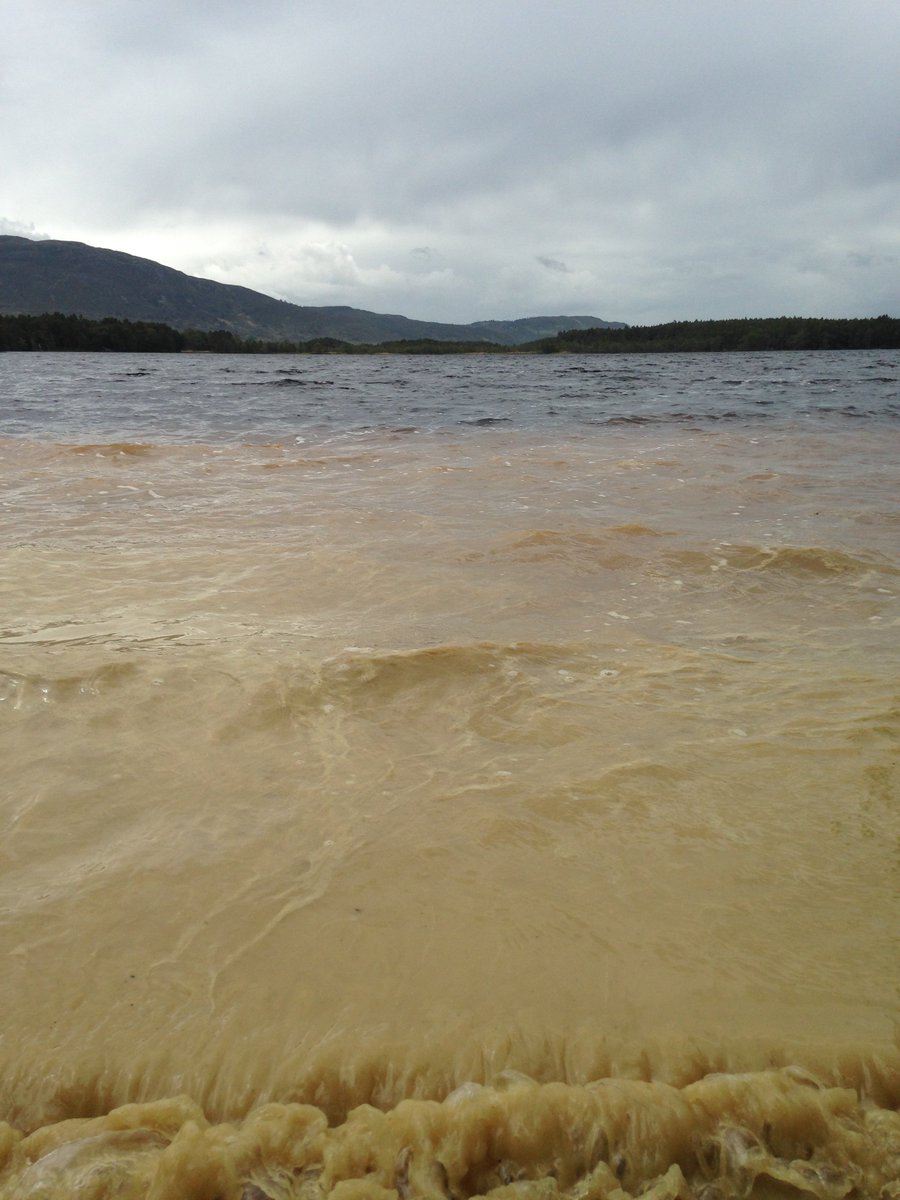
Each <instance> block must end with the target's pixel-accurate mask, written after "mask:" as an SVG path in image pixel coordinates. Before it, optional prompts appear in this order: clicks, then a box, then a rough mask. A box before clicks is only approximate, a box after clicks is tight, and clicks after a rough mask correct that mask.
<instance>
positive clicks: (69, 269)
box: [0, 235, 622, 346]
mask: <svg viewBox="0 0 900 1200" xmlns="http://www.w3.org/2000/svg"><path fill="white" fill-rule="evenodd" d="M45 312H63V313H78V314H80V315H81V316H85V317H121V318H124V319H127V320H130V321H161V322H164V323H165V324H167V325H172V326H174V327H175V328H176V329H227V330H230V331H231V332H232V333H234V334H236V335H237V336H238V337H241V338H262V339H266V340H270V339H271V340H279V339H284V340H288V341H305V340H308V339H310V338H318V337H333V338H341V339H342V340H344V341H348V342H357V343H361V342H370V343H371V342H385V341H397V340H400V339H404V338H436V339H438V340H441V341H490V342H496V343H499V344H501V345H506V346H516V345H520V344H521V343H523V342H528V341H532V340H534V339H535V338H540V337H547V336H552V335H553V334H555V333H557V332H558V331H559V330H561V329H585V328H622V326H621V324H620V323H614V322H609V321H601V320H600V319H599V318H596V317H526V318H522V319H521V320H517V321H479V322H474V323H473V324H470V325H449V324H443V323H441V322H437V321H414V320H411V319H410V318H408V317H402V316H397V315H388V314H382V313H372V312H366V311H365V310H364V309H358V308H348V307H344V306H324V307H307V306H303V305H299V304H289V303H288V302H287V301H285V300H275V299H274V298H273V297H271V296H266V295H263V293H261V292H254V291H252V290H251V289H250V288H245V287H237V286H235V285H233V284H226V283H216V282H214V281H213V280H211V279H198V278H197V277H195V276H193V275H185V274H184V273H183V272H182V271H176V270H174V269H173V268H172V267H164V266H162V265H161V264H160V263H156V262H153V261H151V260H150V259H147V258H136V257H135V256H134V255H132V254H123V253H121V252H120V251H118V250H102V249H98V248H96V247H94V246H86V245H84V244H83V243H81V242H57V241H32V240H31V239H29V238H23V237H13V236H10V235H2V236H0V313H8V314H11V313H45Z"/></svg>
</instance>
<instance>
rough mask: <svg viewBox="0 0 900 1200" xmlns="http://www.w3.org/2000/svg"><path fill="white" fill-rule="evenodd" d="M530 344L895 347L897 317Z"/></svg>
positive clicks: (580, 336) (630, 350)
mask: <svg viewBox="0 0 900 1200" xmlns="http://www.w3.org/2000/svg"><path fill="white" fill-rule="evenodd" d="M529 349H537V350H540V351H542V352H543V353H545V354H547V353H549V354H552V353H557V352H560V351H568V352H569V353H575V354H638V353H640V354H644V353H653V352H655V353H672V352H675V351H693V352H694V353H713V352H715V351H727V350H896V349H900V320H898V319H897V318H896V317H888V316H882V317H863V318H859V319H831V318H827V317H767V318H762V319H758V320H754V319H747V318H743V319H736V320H728V321H671V322H669V323H668V324H667V325H634V326H629V327H628V328H626V329H568V330H564V331H563V332H562V333H559V334H557V335H556V337H553V338H543V339H542V340H541V341H540V342H536V343H531V344H530V345H529Z"/></svg>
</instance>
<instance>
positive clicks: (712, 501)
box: [0, 422, 900, 1200]
mask: <svg viewBox="0 0 900 1200" xmlns="http://www.w3.org/2000/svg"><path fill="white" fill-rule="evenodd" d="M0 454H2V459H0V467H2V480H3V486H4V501H5V503H4V508H3V509H2V520H3V539H2V550H0V563H2V580H3V585H2V587H3V591H2V608H0V653H2V658H0V701H2V703H0V755H2V764H3V769H2V778H0V790H2V799H0V824H2V839H0V862H2V874H0V890H2V918H0V950H2V956H3V957H2V961H3V964H4V970H3V974H2V977H0V998H2V1013H3V1023H2V1036H0V1061H2V1073H0V1097H2V1107H0V1115H2V1116H4V1117H5V1119H6V1121H7V1122H8V1123H9V1127H8V1128H6V1132H5V1134H4V1133H0V1161H5V1163H6V1166H5V1174H0V1196H2V1197H3V1198H4V1200H7V1198H11V1197H21V1198H24V1197H45V1196H75V1195H77V1196H79V1197H82V1196H91V1197H94V1196H96V1197H100V1196H107V1195H108V1196H126V1197H130V1196H135V1197H137V1196H145V1195H147V1196H152V1197H156V1198H158V1197H164V1196H172V1197H175V1196H197V1197H201V1196H202V1197H208V1198H212V1197H213V1196H222V1197H232V1196H234V1197H240V1196H244V1197H246V1198H247V1200H259V1197H260V1196H271V1197H276V1198H282V1197H285V1198H286V1197H290V1196H295V1197H299V1196H319V1195H323V1196H324V1195H334V1196H335V1197H344V1198H345V1200H346V1198H348V1197H351V1196H400V1197H408V1196H448V1195H449V1196H471V1195H480V1194H486V1193H488V1192H490V1194H491V1195H492V1196H496V1197H498V1198H499V1197H501V1196H509V1197H512V1196H519V1195H535V1196H554V1195H557V1194H566V1195H573V1196H579V1197H592V1196H597V1197H605V1196H610V1197H613V1196H622V1195H636V1194H638V1193H639V1192H642V1189H646V1188H647V1187H649V1186H650V1185H652V1187H653V1189H655V1190H651V1191H646V1190H645V1191H643V1192H642V1194H645V1195H652V1196H655V1197H676V1196H688V1195H704V1196H707V1197H710V1198H712V1197H718V1196H726V1195H749V1194H751V1192H752V1194H753V1195H768V1194H771V1195H778V1196H782V1195H797V1194H800V1195H803V1194H805V1195H810V1194H812V1195H819V1196H823V1197H824V1196H828V1197H831V1196H835V1197H838V1196H845V1195H850V1194H852V1195H878V1194H879V1190H880V1189H881V1188H882V1187H883V1186H884V1187H888V1186H889V1185H890V1186H893V1183H892V1181H894V1182H896V1179H897V1178H898V1176H900V1140H898V1139H900V1118H898V1115H897V1112H896V1106H897V1104H898V1101H900V1075H898V1066H900V1056H898V1046H897V1040H896V1020H897V992H896V986H897V965H898V937H897V935H898V929H900V922H898V908H900V905H898V893H900V869H898V868H900V862H898V834H900V816H898V799H900V793H898V775H897V770H898V768H897V739H898V728H900V723H898V712H900V703H898V672H897V644H898V643H897V638H898V633H897V607H896V604H897V601H896V595H897V590H898V582H900V577H898V576H900V554H898V541H897V530H898V525H897V518H896V515H895V513H894V505H895V501H896V492H895V490H894V489H895V487H896V475H895V472H894V470H893V462H894V459H895V454H896V441H894V444H893V445H892V444H891V440H890V438H889V437H886V436H885V429H884V427H881V426H873V425H870V424H866V423H864V422H860V423H851V424H848V425H847V426H846V427H843V428H842V429H841V430H840V431H837V430H835V429H832V428H830V427H829V428H820V427H814V426H810V425H807V426H805V427H803V428H797V429H794V430H786V428H785V427H784V426H778V427H776V428H772V429H771V430H769V429H767V428H765V427H759V428H756V429H749V430H748V429H747V428H737V429H728V428H724V427H723V428H716V429H686V430H685V429H678V428H674V427H672V428H664V429H647V428H629V427H616V428H612V429H609V428H607V429H604V430H602V431H596V432H595V431H592V430H578V431H573V429H572V428H567V429H565V430H563V431H561V432H556V433H553V434H550V433H547V432H544V433H542V434H541V435H540V436H537V435H536V434H535V433H534V431H528V430H521V429H516V428H510V429H505V428H491V429H488V430H485V431H484V432H483V433H479V434H478V435H477V436H476V437H472V436H471V435H465V436H463V435H459V436H455V435H453V434H452V433H449V434H448V433H447V432H442V433H432V434H429V433H427V432H421V433H419V434H417V435H412V434H410V433H407V432H390V431H386V432H385V431H379V430H371V431H369V432H368V433H366V434H364V435H361V436H359V437H357V438H356V439H355V440H354V441H353V442H352V444H347V443H346V442H335V443H327V444H322V445H317V446H315V447H309V446H307V445H305V444H299V443H297V442H296V441H294V440H293V439H276V440H274V441H272V442H270V443H266V444H260V443H259V442H255V443H253V444H246V443H243V444H235V443H229V444H216V443H215V442H205V443H204V442H187V443H182V444H172V443H166V442H165V441H152V440H145V441H142V442H113V441H98V442H85V441H82V442H72V441H58V440H52V439H48V438H46V437H43V438H40V439H35V438H21V437H20V438H16V439H9V440H7V441H5V442H3V443H2V444H0ZM174 1097H181V1098H180V1099H173V1098H174ZM361 1105H362V1106H363V1107H359V1106H361ZM123 1106H125V1107H123ZM0 1128H3V1127H0ZM17 1131H18V1132H17ZM21 1133H24V1134H27V1135H29V1136H28V1137H26V1138H25V1140H22V1139H21V1137H20V1134H21ZM4 1138H5V1140H4ZM4 1155H5V1160H4V1158H3V1156H4ZM527 1180H531V1181H532V1183H531V1184H530V1185H529V1186H530V1189H531V1190H529V1186H526V1184H525V1182H524V1181H527ZM754 1188H755V1189H756V1190H753V1189H754ZM104 1189H105V1190H104ZM379 1189H382V1190H379ZM492 1189H493V1190H492ZM704 1189H705V1190H704ZM853 1189H855V1191H854V1190H853ZM893 1194H894V1192H891V1191H886V1192H884V1193H883V1195H885V1196H887V1195H893Z"/></svg>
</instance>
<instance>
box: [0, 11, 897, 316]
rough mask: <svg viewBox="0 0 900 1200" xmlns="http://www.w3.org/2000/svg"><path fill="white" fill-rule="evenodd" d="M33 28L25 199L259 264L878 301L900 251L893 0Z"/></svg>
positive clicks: (11, 143)
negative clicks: (263, 249) (795, 246)
mask: <svg viewBox="0 0 900 1200" xmlns="http://www.w3.org/2000/svg"><path fill="white" fill-rule="evenodd" d="M476 16H477V19H476ZM12 33H13V35H14V36H12V37H10V38H6V39H5V42H4V45H3V47H2V48H0V78H2V79H3V89H2V91H0V156H2V161H3V162H4V163H5V164H10V167H9V169H7V170H5V171H4V173H3V177H2V178H0V210H2V211H4V212H6V213H8V214H9V218H8V220H10V221H14V222H19V223H22V224H23V225H25V226H26V227H32V226H37V227H39V228H42V229H48V230H50V231H51V232H52V233H53V235H54V236H77V237H79V238H81V240H86V241H95V242H99V243H101V244H102V243H103V242H104V241H106V243H107V244H108V243H109V242H110V241H115V242H116V244H117V245H118V247H119V248H122V249H133V251H134V252H138V253H139V252H141V250H142V247H144V246H151V247H152V249H153V252H154V254H155V256H157V257H163V258H164V260H165V258H166V252H167V251H166V248H167V246H168V247H170V250H169V252H168V261H171V262H172V265H174V266H180V267H182V269H187V270H192V269H198V267H199V265H202V264H206V263H210V262H215V263H217V264H218V269H220V270H221V271H222V272H224V273H226V274H227V275H228V277H229V280H230V281H233V282H246V283H247V284H248V285H249V286H261V284H263V283H266V281H267V280H268V281H270V282H269V284H268V286H273V283H272V282H271V281H272V280H273V279H274V276H272V275H271V272H272V271H276V272H279V274H278V279H277V283H278V288H279V290H280V292H282V293H286V292H291V293H292V294H293V293H302V294H303V295H305V296H307V297H308V298H309V299H313V298H314V295H315V291H316V288H322V287H325V286H326V284H325V283H324V282H323V272H324V271H325V264H327V265H328V268H327V269H328V271H329V272H331V274H329V276H328V283H327V286H328V287H329V288H334V289H338V290H337V291H334V292H330V293H329V295H330V296H331V298H334V297H336V296H339V297H340V302H344V303H350V304H359V305H360V306H364V307H376V306H379V305H383V306H385V307H389V308H390V309H391V310H392V311H398V310H399V311H408V312H409V313H410V315H413V316H422V317H428V316H435V317H438V316H440V317H443V318H445V319H473V318H474V317H475V316H482V315H488V316H489V315H496V313H495V312H492V311H487V312H485V311H484V307H483V306H484V305H491V306H494V305H500V306H502V308H503V309H504V311H506V312H507V313H508V314H510V315H523V312H522V308H523V306H524V307H525V308H526V309H527V310H529V311H535V310H537V309H538V308H542V307H545V306H550V307H552V308H553V309H554V310H555V311H565V308H566V307H567V306H568V305H569V304H572V305H576V304H577V305H578V306H579V307H578V309H577V310H574V309H573V310H572V311H591V310H592V309H602V310H603V311H602V312H599V313H598V315H605V316H609V317H612V318H614V317H621V318H622V319H626V320H627V319H632V318H636V315H637V314H638V313H640V314H641V315H642V316H643V317H645V318H646V319H649V318H650V317H658V318H659V319H665V318H667V317H671V316H700V315H718V314H719V313H720V312H722V315H728V314H727V313H725V312H724V311H722V310H724V309H725V308H728V309H729V311H732V310H735V311H736V310H741V311H744V310H746V311H756V312H759V313H761V314H765V313H773V312H780V311H788V310H790V311H811V310H812V308H813V307H814V306H815V305H816V304H821V303H823V302H824V301H823V297H825V299H826V300H827V301H828V302H829V303H834V304H842V305H844V306H845V308H846V309H847V311H850V312H851V314H852V313H854V312H861V311H862V310H864V309H865V308H866V307H867V305H868V304H869V299H868V293H869V292H871V293H872V294H881V295H883V292H884V289H885V287H886V286H887V285H886V284H885V281H884V278H883V275H882V274H881V272H883V270H884V267H883V264H884V263H885V262H886V261H889V260H890V259H891V257H892V256H893V257H896V256H897V254H898V253H900V223H898V218H897V213H898V212H900V142H898V138H897V135H896V134H895V133H894V131H893V125H892V124H891V122H890V121H889V120H886V114H891V113H893V112H895V111H896V110H897V108H898V102H900V85H898V78H897V72H896V69H895V66H894V62H893V47H894V46H895V45H896V41H897V36H898V35H900V8H898V6H897V5H896V4H895V2H894V0H870V3H868V4H867V6H866V9H865V16H864V18H863V17H862V16H861V14H860V10H859V9H858V7H857V6H856V5H855V4H852V3H850V2H849V0H832V2H830V3H829V4H828V5H822V4H821V0H793V2H792V3H791V4H790V5H784V4H783V2H781V0H779V2H777V3H776V0H758V3H756V4H754V5H752V6H736V5H722V4H721V2H720V0H717V2H716V3H713V2H712V0H691V2H690V3H688V4H685V5H683V6H672V5H671V4H670V3H668V2H663V0H644V2H642V3H641V4H639V5H629V6H619V7H617V8H615V9H611V8H609V7H607V6H602V5H597V4H596V3H595V2H594V0H590V2H588V0H564V3H563V4H562V5H561V6H556V7H554V8H552V9H550V8H548V7H547V6H545V5H544V4H542V3H538V2H537V0H519V2H518V3H513V2H512V0H493V2H492V3H491V4H489V5H477V6H476V4H475V3H474V0H457V2H456V3H453V4H451V3H449V2H448V0H435V3H434V4H431V5H429V6H427V7H424V6H422V5H421V4H413V3H412V2H411V0H385V3H384V4H382V5H379V6H378V7H377V9H376V8H375V7H374V6H372V5H369V4H366V3H363V2H362V0H356V2H350V3H347V4H345V5H340V6H336V5H333V4H326V3H324V2H323V0H308V3H305V4H304V5H303V6H299V5H296V4H295V3H292V2H289V0H260V3H259V4H257V5H254V6H252V8H251V7H248V6H246V5H245V4H242V3H238V2H237V0H223V3H222V4H221V5H217V6H216V9H215V12H213V11H212V10H211V9H210V8H209V7H208V6H206V5H203V4H194V5H184V4H183V3H180V2H179V3H175V0H160V3H159V4H157V5H154V6H153V7H152V8H151V6H149V5H147V4H144V3H138V2H135V3H127V4H125V3H121V0H115V2H114V0H82V2H81V3H80V4H79V5H78V6H73V5H71V4H70V3H68V0H66V3H62V0H42V2H41V3H36V4H33V5H28V6H24V5H23V6H16V7H15V9H14V11H13V19H12ZM166 231H169V234H168V235H167V233H166ZM167 236H168V238H169V240H168V242H167V240H166V239H167ZM798 239H800V240H802V241H803V242H804V245H805V246H806V249H805V250H804V255H805V258H806V261H808V262H813V261H816V262H817V263H819V264H820V266H819V267H817V268H816V270H815V271H809V270H806V269H805V268H803V267H802V266H801V265H796V266H792V265H791V264H799V263H800V261H801V259H802V258H803V257H804V255H801V256H799V257H798V256H797V255H794V256H793V257H792V256H791V253H790V250H789V247H790V246H791V244H792V243H793V242H796V241H797V240H798ZM261 244H264V245H265V246H267V247H268V249H269V252H270V253H269V255H268V256H267V257H266V258H265V259H264V260H263V259H261V258H260V256H259V254H257V253H256V252H255V251H254V252H251V251H250V249H249V247H258V246H259V245H261ZM435 245H440V246H441V254H440V257H439V258H438V257H437V256H436V254H433V253H432V250H431V249H430V248H433V247H434V246H435ZM546 245H551V246H553V247H554V253H553V255H549V254H545V253H543V251H542V247H543V246H546ZM303 246H306V247H307V250H306V251H304V252H301V251H302V248H303ZM410 246H412V247H414V249H413V251H410V250H409V247H410ZM298 247H299V249H298ZM335 248H338V249H335ZM424 250H428V251H429V254H428V255H426V254H424V253H421V251H424ZM851 255H856V256H857V258H855V259H854V258H852V257H851ZM526 260H527V261H528V262H529V263H530V264H531V266H530V267H526V266H524V265H522V264H523V263H524V262H525V261H526ZM279 261H280V262H281V264H282V266H279V265H278V263H279ZM351 263H352V264H353V267H352V268H351V266H350V264H351ZM570 263H577V264H578V269H577V271H573V270H571V269H569V267H567V265H566V264H570ZM245 270H246V271H247V272H248V274H247V275H246V277H244V278H238V277H236V275H235V273H236V272H238V271H245ZM289 271H292V272H294V274H293V275H292V276H289V274H288V272H289ZM822 271H824V272H825V275H826V277H827V280H828V284H827V286H823V285H822V282H821V280H822ZM814 276H815V278H816V280H817V282H815V283H814V282H813V277H814ZM726 277H727V278H728V279H729V280H730V281H731V282H729V283H728V284H727V285H726V284H725V283H724V282H723V281H724V279H725V278H726ZM804 281H805V282H804ZM340 289H343V290H340ZM879 304H880V311H883V310H884V300H883V299H882V300H881V301H879ZM423 306H424V307H423ZM893 307H896V300H895V301H894V302H893Z"/></svg>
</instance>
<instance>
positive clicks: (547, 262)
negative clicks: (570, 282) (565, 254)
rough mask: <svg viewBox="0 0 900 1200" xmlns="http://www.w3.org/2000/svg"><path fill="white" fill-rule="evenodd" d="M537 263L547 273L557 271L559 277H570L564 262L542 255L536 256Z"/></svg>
mask: <svg viewBox="0 0 900 1200" xmlns="http://www.w3.org/2000/svg"><path fill="white" fill-rule="evenodd" d="M537 261H538V262H539V263H540V264H541V266H542V267H546V268H547V270H548V271H559V273H560V274H561V275H570V274H571V272H570V270H569V268H568V267H567V266H566V264H565V263H564V262H560V260H559V259H558V258H548V257H547V256H546V255H544V254H539V255H538V256H537Z"/></svg>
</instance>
